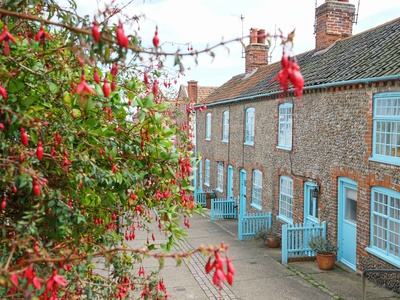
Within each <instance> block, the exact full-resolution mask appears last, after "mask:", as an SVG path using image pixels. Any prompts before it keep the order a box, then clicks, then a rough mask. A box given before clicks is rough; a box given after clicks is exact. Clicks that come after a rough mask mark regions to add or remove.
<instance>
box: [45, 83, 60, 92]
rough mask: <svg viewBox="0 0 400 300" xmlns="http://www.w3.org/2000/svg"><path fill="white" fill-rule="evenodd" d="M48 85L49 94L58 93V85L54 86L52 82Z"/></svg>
mask: <svg viewBox="0 0 400 300" xmlns="http://www.w3.org/2000/svg"><path fill="white" fill-rule="evenodd" d="M48 84H49V88H50V92H51V93H52V94H57V93H58V91H59V90H60V89H59V87H58V85H56V84H55V83H53V82H49V83H48Z"/></svg>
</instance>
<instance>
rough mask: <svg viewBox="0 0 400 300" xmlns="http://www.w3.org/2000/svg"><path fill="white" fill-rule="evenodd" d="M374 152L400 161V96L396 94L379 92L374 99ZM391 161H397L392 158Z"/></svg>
mask: <svg viewBox="0 0 400 300" xmlns="http://www.w3.org/2000/svg"><path fill="white" fill-rule="evenodd" d="M374 106H375V109H374V116H373V118H374V136H373V144H374V147H373V149H374V153H373V154H372V156H374V155H376V156H379V158H380V159H381V160H382V159H384V157H387V158H396V160H398V163H400V97H399V96H397V95H396V94H388V95H387V96H386V95H385V94H377V96H376V98H375V99H374ZM390 162H396V161H395V160H393V159H392V160H391V161H390Z"/></svg>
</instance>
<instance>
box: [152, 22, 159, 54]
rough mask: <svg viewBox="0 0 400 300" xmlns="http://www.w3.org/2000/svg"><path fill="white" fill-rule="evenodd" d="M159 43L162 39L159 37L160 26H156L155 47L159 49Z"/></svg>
mask: <svg viewBox="0 0 400 300" xmlns="http://www.w3.org/2000/svg"><path fill="white" fill-rule="evenodd" d="M159 43H160V39H159V38H158V28H157V27H156V32H155V34H154V37H153V45H154V48H156V49H157V48H158V45H159Z"/></svg>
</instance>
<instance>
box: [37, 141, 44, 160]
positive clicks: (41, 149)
mask: <svg viewBox="0 0 400 300" xmlns="http://www.w3.org/2000/svg"><path fill="white" fill-rule="evenodd" d="M36 157H37V158H38V159H39V160H41V159H42V157H43V147H42V142H38V147H37V149H36Z"/></svg>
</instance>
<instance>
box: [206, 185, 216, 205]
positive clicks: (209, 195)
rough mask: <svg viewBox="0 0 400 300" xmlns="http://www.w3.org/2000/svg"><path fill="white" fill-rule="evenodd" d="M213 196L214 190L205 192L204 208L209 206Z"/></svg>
mask: <svg viewBox="0 0 400 300" xmlns="http://www.w3.org/2000/svg"><path fill="white" fill-rule="evenodd" d="M214 198H215V192H214V191H213V190H211V191H207V192H206V208H208V209H210V208H211V199H214Z"/></svg>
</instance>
